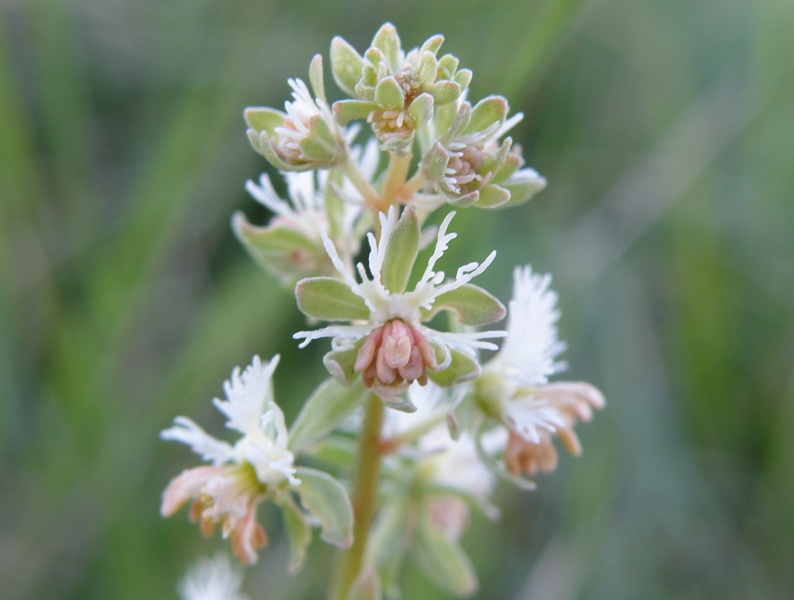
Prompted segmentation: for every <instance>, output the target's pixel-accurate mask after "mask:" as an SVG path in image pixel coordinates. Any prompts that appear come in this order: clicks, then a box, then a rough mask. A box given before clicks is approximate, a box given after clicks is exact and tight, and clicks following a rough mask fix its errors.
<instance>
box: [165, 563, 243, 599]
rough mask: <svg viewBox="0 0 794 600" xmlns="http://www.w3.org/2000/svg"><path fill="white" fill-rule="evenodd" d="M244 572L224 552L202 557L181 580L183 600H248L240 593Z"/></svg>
mask: <svg viewBox="0 0 794 600" xmlns="http://www.w3.org/2000/svg"><path fill="white" fill-rule="evenodd" d="M242 583H243V574H242V572H241V571H240V569H238V568H236V567H234V565H232V563H231V561H230V560H229V557H228V556H227V555H225V554H223V553H218V554H216V555H215V556H214V557H213V558H200V559H199V560H198V561H196V563H195V564H193V565H192V566H191V567H190V568H189V569H188V571H187V574H186V575H185V577H184V578H183V579H182V580H181V581H180V582H179V596H180V597H181V598H182V600H248V596H247V595H246V594H242V593H240V587H241V586H242Z"/></svg>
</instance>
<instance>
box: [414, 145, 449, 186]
mask: <svg viewBox="0 0 794 600" xmlns="http://www.w3.org/2000/svg"><path fill="white" fill-rule="evenodd" d="M449 158H450V156H449V152H447V149H446V148H444V146H443V145H442V144H441V143H440V142H436V143H435V144H433V147H432V148H430V150H428V151H427V152H426V153H425V155H424V156H423V157H422V163H421V168H422V173H424V174H425V177H427V178H428V179H429V180H430V181H435V182H440V181H443V179H444V177H445V176H446V169H447V165H448V164H449Z"/></svg>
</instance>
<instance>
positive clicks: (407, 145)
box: [380, 133, 414, 156]
mask: <svg viewBox="0 0 794 600" xmlns="http://www.w3.org/2000/svg"><path fill="white" fill-rule="evenodd" d="M413 144H414V135H413V133H412V134H411V136H410V137H409V138H407V139H402V138H396V137H395V138H391V139H388V140H386V141H385V142H382V143H381V145H380V149H381V150H383V151H384V152H394V153H395V154H397V155H399V156H405V155H406V154H408V153H410V152H411V147H412V146H413Z"/></svg>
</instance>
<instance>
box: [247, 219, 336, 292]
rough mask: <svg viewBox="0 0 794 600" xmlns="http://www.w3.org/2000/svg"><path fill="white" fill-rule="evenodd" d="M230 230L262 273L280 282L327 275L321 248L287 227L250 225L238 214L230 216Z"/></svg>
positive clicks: (325, 258) (291, 281) (328, 266)
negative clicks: (263, 271) (273, 276)
mask: <svg viewBox="0 0 794 600" xmlns="http://www.w3.org/2000/svg"><path fill="white" fill-rule="evenodd" d="M232 230H233V231H234V233H235V235H236V236H237V239H239V240H240V242H241V243H242V244H243V246H245V249H246V250H247V251H248V253H249V254H250V255H251V257H252V258H253V259H254V260H255V261H256V263H257V264H258V265H259V266H261V267H262V268H263V269H265V270H266V271H268V272H270V273H271V274H273V275H275V276H276V277H277V278H278V279H279V280H280V281H281V282H282V283H285V284H293V283H294V282H295V281H296V280H298V279H300V278H302V277H307V276H311V275H320V274H322V273H324V272H327V271H328V270H329V269H330V268H332V265H331V264H330V262H329V261H328V256H327V255H326V254H325V252H324V250H323V248H322V247H321V246H320V245H319V244H318V243H317V242H316V241H314V240H311V239H309V238H308V237H306V236H305V235H303V234H302V233H301V232H299V231H297V230H295V229H292V228H290V227H284V226H279V225H271V226H269V227H257V226H255V225H251V224H250V223H249V222H248V220H247V219H246V218H245V215H243V213H241V212H236V213H234V215H233V216H232Z"/></svg>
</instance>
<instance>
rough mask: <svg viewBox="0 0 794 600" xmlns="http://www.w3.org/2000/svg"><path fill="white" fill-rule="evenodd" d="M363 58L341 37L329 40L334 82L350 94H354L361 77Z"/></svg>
mask: <svg viewBox="0 0 794 600" xmlns="http://www.w3.org/2000/svg"><path fill="white" fill-rule="evenodd" d="M363 68H364V59H363V58H361V55H359V53H358V52H356V50H355V48H353V46H351V45H350V44H348V43H347V42H346V41H345V40H343V39H342V38H341V37H335V38H334V39H333V40H331V72H332V73H333V76H334V81H336V84H337V85H338V86H339V87H340V88H342V90H343V91H344V92H345V93H346V94H348V95H350V96H355V95H356V92H355V90H356V84H357V83H358V82H359V80H360V79H361V70H362V69H363Z"/></svg>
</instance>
